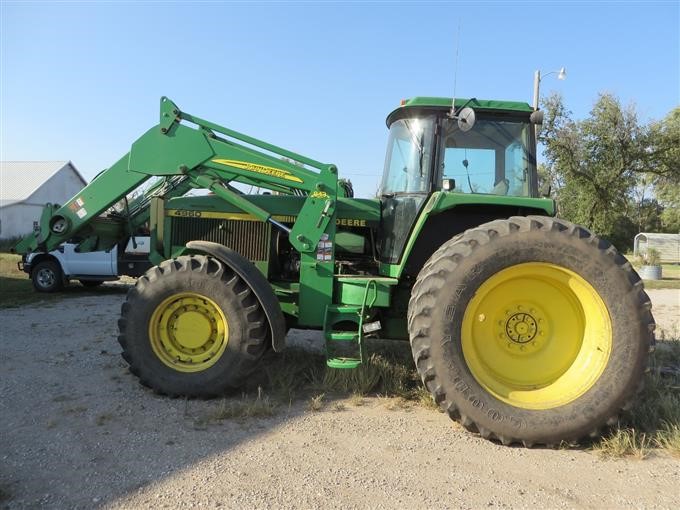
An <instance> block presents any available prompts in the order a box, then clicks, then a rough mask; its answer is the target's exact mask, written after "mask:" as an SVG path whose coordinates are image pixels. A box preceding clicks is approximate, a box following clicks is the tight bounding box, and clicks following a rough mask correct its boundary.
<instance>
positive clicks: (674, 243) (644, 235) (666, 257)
mask: <svg viewBox="0 0 680 510" xmlns="http://www.w3.org/2000/svg"><path fill="white" fill-rule="evenodd" d="M650 248H654V249H655V250H656V251H658V252H659V255H660V257H661V262H662V263H664V264H678V263H680V234H657V233H653V232H640V233H639V234H638V235H636V236H635V242H634V246H633V253H634V254H635V255H636V256H637V255H642V254H644V253H646V252H647V250H649V249H650Z"/></svg>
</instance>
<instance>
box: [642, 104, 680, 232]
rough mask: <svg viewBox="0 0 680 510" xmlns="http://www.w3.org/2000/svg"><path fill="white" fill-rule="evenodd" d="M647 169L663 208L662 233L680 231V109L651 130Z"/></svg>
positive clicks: (651, 127) (653, 124) (654, 124)
mask: <svg viewBox="0 0 680 510" xmlns="http://www.w3.org/2000/svg"><path fill="white" fill-rule="evenodd" d="M647 156H648V157H647V164H648V170H649V172H650V176H651V182H652V184H653V186H654V193H655V195H656V198H657V200H658V202H659V204H660V206H661V207H662V209H663V210H662V212H661V214H660V219H661V230H663V231H664V232H672V233H675V232H680V108H675V109H674V110H673V111H671V112H670V113H669V114H668V115H667V116H666V118H665V119H663V120H661V121H659V122H655V123H652V125H651V126H650V129H649V150H648V154H647Z"/></svg>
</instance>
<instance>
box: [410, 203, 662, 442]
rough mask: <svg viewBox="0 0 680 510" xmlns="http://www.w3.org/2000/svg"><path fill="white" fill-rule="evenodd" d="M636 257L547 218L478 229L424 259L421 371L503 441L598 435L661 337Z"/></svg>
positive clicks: (418, 325) (418, 341) (415, 323)
mask: <svg viewBox="0 0 680 510" xmlns="http://www.w3.org/2000/svg"><path fill="white" fill-rule="evenodd" d="M650 308H651V303H650V301H649V298H648V297H647V295H646V294H645V292H644V290H643V286H642V282H641V280H640V278H639V277H638V276H637V274H636V273H635V272H634V271H633V269H632V267H631V266H630V264H629V263H628V262H627V261H626V259H625V258H623V257H622V256H621V255H620V254H619V253H618V252H617V251H616V250H615V249H614V248H613V247H612V246H611V245H610V244H609V243H607V242H606V241H603V240H601V239H599V238H598V237H596V236H594V235H592V234H591V233H590V232H588V231H587V230H585V229H584V228H582V227H579V226H577V225H573V224H571V223H568V222H566V221H562V220H557V219H553V218H546V217H540V216H530V217H513V218H510V219H508V220H497V221H493V222H490V223H487V224H484V225H481V226H480V227H477V228H475V229H471V230H468V231H467V232H465V233H464V234H462V235H461V236H458V237H456V238H454V239H452V240H450V241H448V242H447V243H445V244H444V245H442V247H441V248H440V249H439V250H437V252H435V253H434V254H433V255H432V257H431V258H430V260H429V261H428V262H427V263H426V264H425V266H424V268H423V270H422V271H421V273H420V274H419V276H418V279H417V281H416V284H415V286H414V288H413V292H412V295H411V300H410V303H409V315H408V319H409V322H408V323H409V334H410V339H411V347H412V351H413V356H414V359H415V361H416V365H417V367H418V371H419V373H420V375H421V377H422V379H423V381H424V383H425V384H426V385H427V387H428V389H429V390H430V391H431V393H432V394H433V397H434V399H435V401H436V402H438V403H439V405H440V406H441V407H442V408H443V409H444V410H446V411H447V412H448V413H449V415H450V416H451V418H453V419H456V420H459V421H460V422H461V423H462V424H463V425H464V426H465V427H466V428H468V429H469V430H472V431H478V432H479V433H480V434H481V435H482V436H483V437H486V438H491V439H498V440H500V441H502V442H503V443H505V444H510V443H513V442H523V443H524V444H525V445H527V446H529V445H532V444H536V443H540V444H548V445H555V444H559V443H560V442H561V441H574V440H578V439H580V438H582V437H584V436H588V435H590V436H593V435H596V434H597V433H598V431H599V428H600V427H601V426H603V425H605V424H612V423H614V422H615V421H616V417H617V416H618V414H619V412H620V411H621V410H622V409H624V408H627V407H628V406H629V405H631V403H632V400H633V399H634V396H635V394H636V391H637V389H638V387H639V386H640V382H641V379H642V376H643V374H644V371H645V368H646V365H647V358H648V353H649V351H650V350H651V348H652V346H653V343H654V338H653V330H654V320H653V318H652V315H651V312H650Z"/></svg>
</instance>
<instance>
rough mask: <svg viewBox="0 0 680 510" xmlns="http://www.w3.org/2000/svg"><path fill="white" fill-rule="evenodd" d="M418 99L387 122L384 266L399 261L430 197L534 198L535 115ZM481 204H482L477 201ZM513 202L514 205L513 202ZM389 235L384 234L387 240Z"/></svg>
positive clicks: (505, 106)
mask: <svg viewBox="0 0 680 510" xmlns="http://www.w3.org/2000/svg"><path fill="white" fill-rule="evenodd" d="M455 105H456V106H455V113H454V114H453V115H452V108H451V106H452V100H451V99H449V98H431V97H416V98H413V99H410V100H407V101H402V105H401V106H400V107H399V108H397V109H396V110H394V111H393V112H392V113H390V115H389V116H388V117H387V127H388V128H389V138H388V143H387V154H386V157H385V169H384V173H383V178H382V183H381V186H380V192H379V195H380V199H381V202H382V206H383V224H382V227H383V232H385V234H386V235H385V237H384V239H383V241H384V242H383V246H382V250H381V253H382V259H383V260H382V261H383V262H385V263H390V264H394V263H397V262H398V261H399V259H400V256H401V253H402V251H403V248H404V243H405V242H406V239H407V238H408V236H409V233H410V231H411V228H412V227H413V224H414V222H415V220H416V218H417V216H418V214H419V212H420V211H421V210H422V208H423V207H424V205H425V203H426V201H427V199H428V198H429V197H430V196H431V195H432V193H434V192H445V193H450V194H463V195H467V199H466V201H468V202H469V201H470V199H471V198H472V197H470V196H469V195H483V196H486V197H497V199H498V200H496V201H497V202H499V203H503V202H507V200H506V198H510V197H525V198H530V197H537V196H538V183H537V174H536V141H535V136H534V126H533V123H532V113H533V109H532V108H531V106H529V105H528V104H526V103H520V102H510V101H484V100H476V99H471V100H465V99H461V100H456V102H455ZM478 199H479V200H480V201H483V200H485V199H484V198H482V197H478ZM510 202H512V200H510ZM388 233H389V234H388Z"/></svg>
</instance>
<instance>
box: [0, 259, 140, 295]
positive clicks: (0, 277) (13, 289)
mask: <svg viewBox="0 0 680 510" xmlns="http://www.w3.org/2000/svg"><path fill="white" fill-rule="evenodd" d="M20 260H21V257H20V256H19V255H15V254H12V253H0V308H16V307H19V306H23V305H30V304H34V303H43V304H45V305H49V304H50V303H56V302H58V301H61V300H62V299H65V298H73V297H83V296H101V295H103V294H120V293H123V292H126V291H127V288H125V287H124V286H106V285H105V286H103V287H100V288H98V289H88V288H86V287H83V286H82V285H79V284H72V285H69V286H67V287H66V288H65V289H64V290H62V291H60V292H56V293H54V294H45V293H40V292H36V291H35V290H34V289H33V284H32V283H31V280H30V279H29V278H28V275H27V274H26V273H24V272H23V271H20V270H19V268H18V267H17V262H19V261H20Z"/></svg>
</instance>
